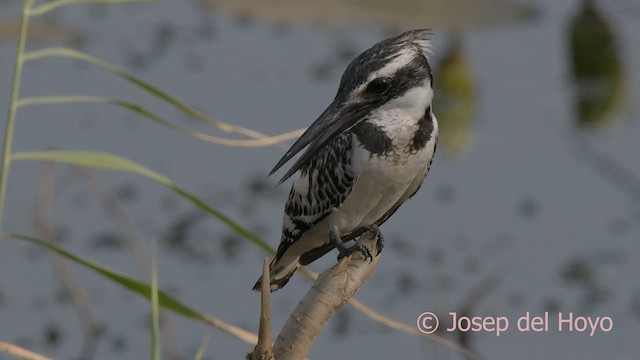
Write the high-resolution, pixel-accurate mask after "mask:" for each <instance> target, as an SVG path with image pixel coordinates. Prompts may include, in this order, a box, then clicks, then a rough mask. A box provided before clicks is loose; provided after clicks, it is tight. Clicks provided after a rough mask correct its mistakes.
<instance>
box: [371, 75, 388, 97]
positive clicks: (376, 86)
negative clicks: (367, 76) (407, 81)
mask: <svg viewBox="0 0 640 360" xmlns="http://www.w3.org/2000/svg"><path fill="white" fill-rule="evenodd" d="M391 84H392V81H391V80H390V79H388V78H377V79H373V80H371V82H370V83H369V85H367V88H366V89H365V91H366V92H367V93H370V94H383V93H385V92H386V91H387V90H389V87H390V86H391Z"/></svg>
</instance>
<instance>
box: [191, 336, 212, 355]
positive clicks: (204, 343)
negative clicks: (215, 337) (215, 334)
mask: <svg viewBox="0 0 640 360" xmlns="http://www.w3.org/2000/svg"><path fill="white" fill-rule="evenodd" d="M207 345H209V338H204V339H203V340H202V344H200V347H199V348H198V352H197V353H196V357H195V358H194V360H202V358H203V357H204V351H205V350H206V349H207Z"/></svg>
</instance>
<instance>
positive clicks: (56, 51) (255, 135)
mask: <svg viewBox="0 0 640 360" xmlns="http://www.w3.org/2000/svg"><path fill="white" fill-rule="evenodd" d="M47 57H60V58H66V59H75V60H81V61H85V62H88V63H91V64H93V65H96V66H98V67H100V68H102V69H104V70H106V71H108V72H110V73H112V74H114V75H116V76H119V77H121V78H123V79H125V80H127V81H129V82H130V83H132V84H134V85H135V86H137V87H139V88H141V89H143V90H145V91H147V92H148V93H150V94H151V95H154V96H156V97H158V98H160V99H161V100H163V101H165V102H167V103H169V104H170V105H172V106H174V107H175V108H177V109H178V110H180V111H182V112H183V113H185V114H187V115H189V116H191V117H193V118H194V119H196V120H198V121H201V122H203V123H205V124H209V125H212V126H214V127H216V128H217V129H218V130H220V131H224V132H235V133H238V134H241V135H244V136H246V137H249V138H252V139H257V140H264V139H269V138H270V137H269V136H267V135H265V134H262V133H260V132H258V131H255V130H251V129H248V128H243V127H241V126H236V125H233V124H229V123H225V122H221V121H216V120H213V119H211V118H210V117H208V116H206V115H205V114H203V113H201V112H200V111H198V110H195V109H193V108H192V107H190V106H188V105H187V104H185V103H183V102H182V101H180V100H178V99H177V98H175V97H174V96H171V95H169V94H168V93H167V92H165V91H162V90H160V89H158V88H157V87H155V86H153V85H151V84H149V83H148V82H146V81H144V80H142V79H140V78H139V77H137V76H135V75H133V74H130V73H128V72H126V71H124V70H121V69H119V68H118V67H116V66H113V65H111V64H109V63H107V62H105V61H102V60H100V59H98V58H96V57H93V56H91V55H89V54H85V53H83V52H80V51H77V50H74V49H69V48H62V47H58V48H45V49H40V50H34V51H30V52H27V53H25V54H24V61H25V62H26V61H31V60H37V59H42V58H47ZM276 138H279V137H276ZM288 138H289V137H285V138H284V139H278V141H273V140H275V139H270V141H268V142H267V143H266V145H274V144H277V143H280V142H281V141H284V140H286V139H288ZM263 146H264V145H263Z"/></svg>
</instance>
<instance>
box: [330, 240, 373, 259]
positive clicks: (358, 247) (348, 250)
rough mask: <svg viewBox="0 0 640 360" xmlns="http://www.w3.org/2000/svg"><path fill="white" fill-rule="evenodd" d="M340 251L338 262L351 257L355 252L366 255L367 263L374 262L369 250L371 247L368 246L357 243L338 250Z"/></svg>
mask: <svg viewBox="0 0 640 360" xmlns="http://www.w3.org/2000/svg"><path fill="white" fill-rule="evenodd" d="M338 251H339V252H340V253H339V254H338V261H340V260H342V259H344V258H345V257H347V256H351V255H352V254H353V253H355V252H359V253H361V254H362V255H364V260H365V261H367V260H368V261H369V262H372V261H373V255H371V250H370V249H369V247H368V246H367V245H364V244H359V243H355V244H353V245H351V246H349V247H344V248H341V249H338Z"/></svg>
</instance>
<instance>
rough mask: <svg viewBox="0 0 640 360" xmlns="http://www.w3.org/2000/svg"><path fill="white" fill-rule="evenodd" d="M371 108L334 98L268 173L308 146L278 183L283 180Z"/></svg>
mask: <svg viewBox="0 0 640 360" xmlns="http://www.w3.org/2000/svg"><path fill="white" fill-rule="evenodd" d="M370 109H371V104H362V103H360V104H346V105H345V104H344V102H343V101H341V100H338V99H336V100H334V101H333V102H332V103H331V105H329V106H328V107H327V109H326V110H325V111H324V112H323V113H322V114H321V115H320V116H319V117H318V119H316V121H314V122H313V124H311V126H309V128H308V129H307V130H306V131H305V132H304V133H303V134H302V136H300V137H299V138H298V140H297V141H296V142H295V143H294V144H293V146H291V148H290V149H289V150H288V151H287V153H286V154H284V156H283V157H282V159H280V161H278V163H277V164H276V166H274V168H273V170H271V172H270V173H269V175H271V174H273V173H274V172H276V171H278V169H280V168H281V167H282V165H284V164H285V163H286V162H287V161H289V160H291V158H292V157H294V156H295V155H296V154H297V153H299V152H300V151H301V150H302V149H304V148H305V147H306V146H307V145H309V144H310V145H309V147H308V148H307V150H306V151H305V152H304V153H303V154H302V156H300V158H299V159H298V160H297V161H296V162H295V163H294V164H293V166H292V167H291V168H290V169H289V170H288V171H287V172H286V174H284V176H283V177H282V179H280V181H279V182H278V185H280V184H282V183H283V182H285V181H286V180H287V179H288V178H289V177H291V175H293V174H294V173H295V172H296V171H298V170H300V168H301V167H302V166H303V165H304V164H306V163H307V162H308V161H309V160H310V159H311V158H312V157H313V156H314V155H315V154H316V153H317V152H318V151H319V150H320V149H321V148H322V147H323V146H324V145H325V144H327V143H328V142H330V141H331V140H333V139H334V138H335V137H336V136H337V135H338V134H341V133H342V132H344V131H345V130H347V129H349V128H351V127H352V126H354V125H356V124H357V123H358V122H360V120H362V118H363V117H364V116H365V115H366V114H367V113H368V112H369V110H370Z"/></svg>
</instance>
